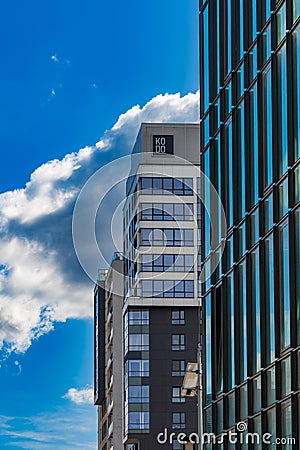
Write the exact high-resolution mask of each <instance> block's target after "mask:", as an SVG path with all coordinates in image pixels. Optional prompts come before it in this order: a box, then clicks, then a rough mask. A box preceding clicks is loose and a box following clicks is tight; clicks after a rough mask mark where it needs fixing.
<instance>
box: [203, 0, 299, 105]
mask: <svg viewBox="0 0 300 450" xmlns="http://www.w3.org/2000/svg"><path fill="white" fill-rule="evenodd" d="M207 3H208V2H207ZM292 3H293V4H294V5H292ZM295 5H296V6H295ZM298 5H299V2H298V0H293V1H292V2H288V3H287V6H288V8H286V4H285V2H284V4H283V6H282V7H281V8H280V9H279V10H278V11H277V12H276V16H275V19H276V20H274V21H273V22H272V34H273V36H274V38H273V42H274V46H275V47H274V46H273V47H271V21H270V20H269V19H270V17H271V1H269V0H264V1H260V2H253V1H251V0H237V1H234V2H233V0H225V1H223V0H222V3H221V1H220V0H215V1H214V2H212V3H208V4H207V5H206V7H205V8H203V10H202V11H201V14H200V37H201V42H200V55H201V56H200V71H201V80H202V83H201V89H200V92H201V94H202V95H201V97H202V98H201V113H202V112H204V111H206V110H207V108H208V106H209V102H211V103H212V102H213V99H214V98H215V97H216V95H217V94H218V92H219V89H220V87H221V86H223V83H224V80H225V78H226V77H227V76H228V74H229V73H230V72H231V71H232V70H236V68H237V65H238V64H239V62H240V61H242V60H243V61H245V62H246V64H247V65H249V69H248V70H251V65H252V66H254V68H255V72H257V70H260V69H261V68H262V65H263V64H264V62H265V61H266V56H267V58H269V57H270V56H271V50H275V49H276V46H277V45H278V44H279V43H280V42H281V41H282V40H283V39H284V37H285V34H286V30H287V29H290V28H291V26H292V25H293V24H294V23H295V22H296V20H297V19H298V18H299V6H298ZM287 9H288V10H287ZM290 10H292V11H290ZM290 16H292V20H289V17H290ZM233 24H234V25H236V24H237V26H233ZM258 32H260V33H258ZM266 34H268V35H269V36H268V37H269V40H268V41H267V42H266ZM221 36H222V43H223V45H222V46H220V44H219V43H220V41H221ZM251 46H252V49H251V48H250V47H251ZM257 47H258V48H257ZM251 53H252V54H254V55H253V56H252V55H251ZM265 55H266V56H265ZM212 68H213V69H212ZM203 87H204V89H203Z"/></svg>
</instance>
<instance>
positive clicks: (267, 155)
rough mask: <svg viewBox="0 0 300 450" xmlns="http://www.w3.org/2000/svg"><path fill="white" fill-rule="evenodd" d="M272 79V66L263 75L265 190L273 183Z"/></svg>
mask: <svg viewBox="0 0 300 450" xmlns="http://www.w3.org/2000/svg"><path fill="white" fill-rule="evenodd" d="M272 128H273V127H272V77H271V66H269V67H268V69H267V70H266V72H265V73H264V74H263V148H264V188H266V187H267V186H269V185H270V184H271V183H272V178H273V170H272V161H273V157H272Z"/></svg>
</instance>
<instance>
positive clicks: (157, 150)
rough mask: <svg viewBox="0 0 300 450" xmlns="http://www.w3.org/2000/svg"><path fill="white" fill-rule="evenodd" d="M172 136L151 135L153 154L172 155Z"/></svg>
mask: <svg viewBox="0 0 300 450" xmlns="http://www.w3.org/2000/svg"><path fill="white" fill-rule="evenodd" d="M173 138H174V136H173V135H170V134H161V135H153V154H155V155H165V154H166V153H167V154H168V155H174V139H173Z"/></svg>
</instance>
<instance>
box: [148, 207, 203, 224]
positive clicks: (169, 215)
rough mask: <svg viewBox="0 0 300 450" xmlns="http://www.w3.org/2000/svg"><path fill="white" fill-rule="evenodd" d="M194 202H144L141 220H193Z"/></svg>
mask: <svg viewBox="0 0 300 450" xmlns="http://www.w3.org/2000/svg"><path fill="white" fill-rule="evenodd" d="M193 219H194V215H193V204H192V203H142V205H141V220H158V221H161V220H193Z"/></svg>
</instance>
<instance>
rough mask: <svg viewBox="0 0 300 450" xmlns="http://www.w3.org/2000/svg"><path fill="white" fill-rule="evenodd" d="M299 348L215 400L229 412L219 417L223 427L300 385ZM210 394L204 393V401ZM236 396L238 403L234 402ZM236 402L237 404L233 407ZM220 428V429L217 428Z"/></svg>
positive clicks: (208, 401)
mask: <svg viewBox="0 0 300 450" xmlns="http://www.w3.org/2000/svg"><path fill="white" fill-rule="evenodd" d="M299 370H300V352H299V351H298V353H296V352H293V353H292V354H291V355H290V356H287V357H286V358H284V359H282V360H281V361H278V362H276V364H274V365H272V366H270V367H269V368H268V369H266V370H264V371H263V372H262V373H260V374H259V375H257V376H256V377H254V378H252V379H250V380H249V381H248V382H247V383H245V384H243V385H241V386H240V387H239V388H237V389H235V390H234V391H232V392H230V394H228V396H226V397H225V398H224V397H220V398H221V399H222V398H224V401H222V400H218V405H219V407H220V408H221V407H223V405H224V409H226V407H227V408H228V411H229V414H228V415H226V416H223V417H222V421H221V418H220V419H219V422H220V426H221V427H222V428H230V427H231V426H233V425H234V424H235V423H237V422H238V421H239V420H245V419H246V418H247V417H248V416H253V415H255V414H256V413H258V412H260V411H261V410H262V409H265V408H269V407H270V406H272V405H274V404H275V403H276V402H278V401H280V400H282V399H286V398H287V397H288V396H289V395H290V394H291V392H296V391H298V390H299V389H300V382H299V377H298V376H297V374H298V373H299ZM211 399H212V396H211V394H207V396H206V404H210V402H211ZM236 399H238V403H237V402H236ZM236 405H238V407H236ZM217 431H218V432H220V431H221V430H217Z"/></svg>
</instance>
